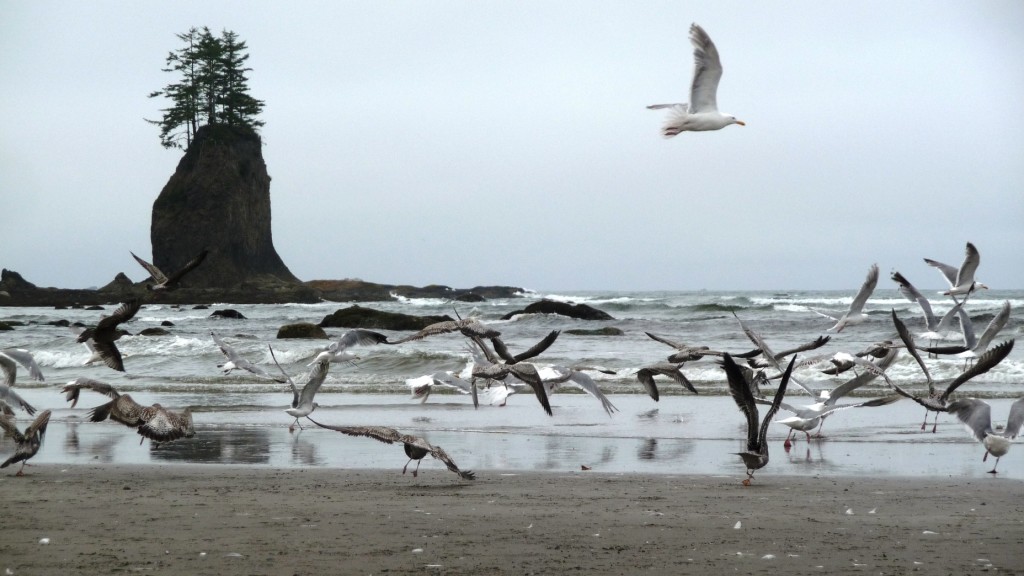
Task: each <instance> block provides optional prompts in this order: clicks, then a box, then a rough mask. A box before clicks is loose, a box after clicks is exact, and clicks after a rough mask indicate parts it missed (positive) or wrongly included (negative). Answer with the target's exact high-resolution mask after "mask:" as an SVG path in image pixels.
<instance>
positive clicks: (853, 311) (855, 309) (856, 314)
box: [814, 264, 878, 332]
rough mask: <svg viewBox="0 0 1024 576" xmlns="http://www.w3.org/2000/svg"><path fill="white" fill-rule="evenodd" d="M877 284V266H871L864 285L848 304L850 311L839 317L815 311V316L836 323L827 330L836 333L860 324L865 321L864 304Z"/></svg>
mask: <svg viewBox="0 0 1024 576" xmlns="http://www.w3.org/2000/svg"><path fill="white" fill-rule="evenodd" d="M877 284H878V264H872V265H871V268H868V275H867V277H866V278H864V284H862V285H861V287H860V290H858V291H857V295H856V296H854V297H853V301H852V302H850V309H849V310H847V311H846V313H845V314H843V315H842V316H840V317H838V318H837V317H835V316H832V315H831V314H826V313H824V312H819V311H817V310H815V311H814V312H816V313H817V314H819V315H821V316H824V317H826V318H831V319H832V320H835V321H836V324H835V326H833V327H831V328H829V330H835V331H836V332H842V331H843V328H846V327H847V326H853V325H855V324H860V323H861V322H863V321H865V320H867V318H868V317H867V314H864V304H866V303H867V301H868V298H870V297H871V293H872V292H874V291H875V286H876V285H877Z"/></svg>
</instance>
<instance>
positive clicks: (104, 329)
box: [77, 298, 142, 372]
mask: <svg viewBox="0 0 1024 576" xmlns="http://www.w3.org/2000/svg"><path fill="white" fill-rule="evenodd" d="M141 306H142V304H141V302H139V300H138V299H137V298H133V299H131V300H129V301H127V302H125V303H124V304H121V305H120V306H118V307H117V309H116V310H114V313H113V314H111V315H110V316H105V317H103V318H101V319H100V321H99V323H97V324H96V327H95V328H86V329H85V330H83V331H82V333H81V334H79V335H78V340H77V341H78V342H85V341H87V340H90V339H91V340H92V343H93V347H94V348H95V351H96V353H97V354H99V355H100V358H102V359H103V363H104V364H106V365H107V366H109V367H111V368H113V369H114V370H117V371H118V372H124V361H123V360H122V359H121V352H120V350H118V349H117V346H116V345H115V344H114V341H115V340H117V339H118V338H120V337H121V335H122V334H123V333H124V331H123V330H119V329H118V325H119V324H123V323H124V322H127V321H129V320H131V319H132V317H134V316H135V313H136V312H138V311H139V308H141Z"/></svg>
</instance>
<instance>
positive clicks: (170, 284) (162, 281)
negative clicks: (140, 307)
mask: <svg viewBox="0 0 1024 576" xmlns="http://www.w3.org/2000/svg"><path fill="white" fill-rule="evenodd" d="M209 252H210V251H209V250H207V249H203V251H202V252H200V253H199V255H198V256H196V257H195V258H193V259H192V260H190V261H189V262H188V264H185V266H183V267H182V268H181V269H180V270H178V271H177V272H175V273H174V274H171V275H170V276H167V275H166V274H164V273H163V272H161V271H160V269H159V268H157V267H156V266H154V265H153V264H151V263H149V262H146V261H145V260H143V259H142V258H139V257H138V256H136V255H135V253H134V252H129V253H130V254H131V255H132V256H133V257H134V258H135V261H136V262H138V263H139V265H141V266H142V267H143V268H145V269H146V272H149V275H150V276H151V277H152V278H153V281H154V282H156V284H146V289H147V290H151V291H154V292H157V291H162V290H163V291H168V292H170V291H171V290H174V289H175V288H177V287H178V283H179V282H181V279H182V278H183V277H184V276H185V274H188V273H189V272H191V271H192V270H193V269H194V268H195V267H196V266H199V265H200V264H202V263H203V260H205V259H206V255H207V254H208V253H209Z"/></svg>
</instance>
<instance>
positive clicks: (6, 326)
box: [0, 320, 14, 332]
mask: <svg viewBox="0 0 1024 576" xmlns="http://www.w3.org/2000/svg"><path fill="white" fill-rule="evenodd" d="M4 330H14V326H11V325H10V324H9V323H7V322H4V321H3V320H0V332H2V331H4Z"/></svg>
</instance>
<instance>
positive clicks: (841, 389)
mask: <svg viewBox="0 0 1024 576" xmlns="http://www.w3.org/2000/svg"><path fill="white" fill-rule="evenodd" d="M898 355H899V350H897V349H895V348H892V349H890V350H889V351H888V352H887V353H886V354H885V357H884V358H882V359H881V360H879V361H878V363H877V364H874V363H872V362H869V361H867V360H864V359H863V358H857V359H855V360H854V363H855V364H856V365H857V366H861V367H862V368H864V371H863V372H861V373H860V374H859V375H857V376H856V377H854V378H851V379H850V380H848V381H847V382H844V383H843V384H841V385H839V386H836V388H835V389H834V390H832V392H830V393H829V397H828V400H826V401H825V404H827V405H832V404H835V403H836V401H838V400H839V399H840V398H842V397H843V396H846V395H848V394H849V393H850V392H853V391H854V390H856V389H858V388H860V387H861V386H864V385H865V384H868V383H869V382H871V381H873V380H874V379H875V378H878V377H879V376H881V377H883V378H885V381H886V382H888V383H889V384H891V383H892V382H891V381H890V380H889V378H888V377H887V376H886V375H885V371H886V370H887V369H888V368H889V366H892V364H893V362H895V361H896V356H898Z"/></svg>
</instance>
